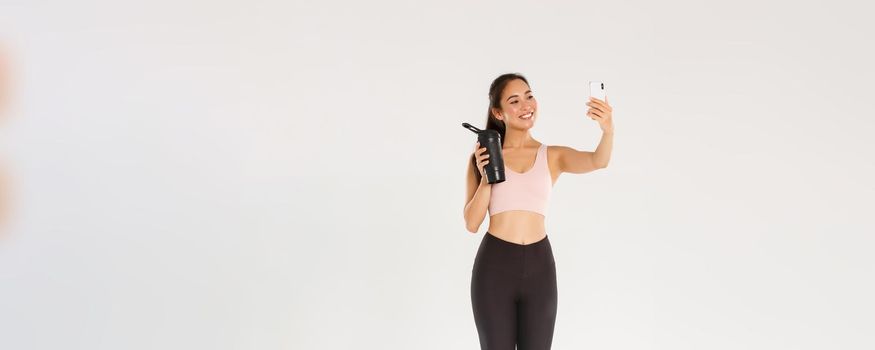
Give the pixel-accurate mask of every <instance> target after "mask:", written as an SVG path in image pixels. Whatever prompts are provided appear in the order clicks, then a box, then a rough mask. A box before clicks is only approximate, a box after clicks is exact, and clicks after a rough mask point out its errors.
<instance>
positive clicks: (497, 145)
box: [462, 123, 504, 184]
mask: <svg viewBox="0 0 875 350" xmlns="http://www.w3.org/2000/svg"><path fill="white" fill-rule="evenodd" d="M462 126H464V127H465V128H467V129H468V130H471V131H473V132H474V133H475V134H477V141H479V142H480V147H486V153H488V154H489V158H488V159H489V163H488V164H486V165H485V166H484V167H483V172H484V173H485V174H486V182H487V183H490V184H497V183H500V182H504V158H503V156H502V155H501V134H499V133H498V131H495V130H489V129H487V130H480V129H478V128H476V127H474V126H473V125H471V124H468V123H462Z"/></svg>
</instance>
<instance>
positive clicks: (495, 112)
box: [492, 108, 504, 121]
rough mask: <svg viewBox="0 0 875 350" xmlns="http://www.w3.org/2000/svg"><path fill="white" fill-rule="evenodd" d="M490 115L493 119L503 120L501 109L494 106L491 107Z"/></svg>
mask: <svg viewBox="0 0 875 350" xmlns="http://www.w3.org/2000/svg"><path fill="white" fill-rule="evenodd" d="M492 115H493V116H495V119H498V120H501V121H504V119H503V118H504V116H502V115H501V110H499V109H496V108H493V109H492Z"/></svg>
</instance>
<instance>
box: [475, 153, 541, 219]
mask: <svg viewBox="0 0 875 350" xmlns="http://www.w3.org/2000/svg"><path fill="white" fill-rule="evenodd" d="M504 170H505V172H504V174H505V181H504V182H501V183H495V184H492V190H491V191H490V193H491V194H490V198H489V215H490V216H492V215H495V214H498V213H501V212H504V211H508V210H527V211H532V212H535V213H538V214H541V215H544V216H546V212H547V204H548V202H549V200H550V191H551V190H552V189H553V180H552V179H551V178H550V167H549V166H548V165H547V145H545V144H543V143H542V144H541V147H539V148H538V152H537V153H536V156H535V165H533V166H532V167H531V168H530V169H529V170H527V171H526V172H524V173H518V172H516V171H513V170H511V169H510V168H508V167H507V166H505V167H504Z"/></svg>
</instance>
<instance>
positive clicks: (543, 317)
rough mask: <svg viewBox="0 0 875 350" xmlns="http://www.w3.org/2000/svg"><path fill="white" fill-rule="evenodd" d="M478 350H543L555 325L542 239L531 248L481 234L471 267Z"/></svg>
mask: <svg viewBox="0 0 875 350" xmlns="http://www.w3.org/2000/svg"><path fill="white" fill-rule="evenodd" d="M471 304H472V306H473V309H474V322H475V324H476V325H477V333H478V335H479V337H480V349H481V350H514V345H515V344H516V345H517V348H516V349H518V350H548V349H550V347H551V345H552V343H553V327H554V325H555V324H556V306H557V291H556V263H555V261H554V260H553V249H552V247H551V246H550V241H549V240H548V239H547V237H546V236H545V237H544V238H542V239H541V240H539V241H537V242H535V243H531V244H525V245H523V244H517V243H513V242H509V241H505V240H502V239H501V238H498V237H496V236H494V235H492V234H491V233H489V232H486V234H485V235H484V236H483V240H482V241H481V243H480V249H479V250H478V251H477V257H476V258H475V259H474V266H473V268H472V269H471Z"/></svg>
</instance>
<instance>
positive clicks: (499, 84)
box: [471, 73, 529, 183]
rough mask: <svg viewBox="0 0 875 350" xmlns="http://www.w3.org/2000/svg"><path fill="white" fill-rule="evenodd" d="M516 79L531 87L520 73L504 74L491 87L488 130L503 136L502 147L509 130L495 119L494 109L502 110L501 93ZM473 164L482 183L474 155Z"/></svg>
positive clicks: (478, 179) (487, 118)
mask: <svg viewBox="0 0 875 350" xmlns="http://www.w3.org/2000/svg"><path fill="white" fill-rule="evenodd" d="M515 79H519V80H522V81H524V82H525V83H526V85H529V81H528V80H526V78H525V77H523V75H522V74H519V73H506V74H502V75H500V76H498V78H495V80H493V81H492V85H489V108H488V109H487V110H486V129H489V130H495V131H498V133H499V134H500V135H501V143H502V146H503V145H504V133H505V131H506V130H507V126H506V125H505V124H504V121H501V120H498V119H496V118H495V115H493V114H492V109H493V108H495V109H501V92H502V91H504V87H505V86H507V84H508V83H510V82H511V81H513V80H515ZM481 147H482V145H481ZM471 163H472V164H474V167H473V168H474V177H475V178H476V179H477V182H478V183H480V180H481V179H480V178H481V176H480V171H479V170H477V158H475V157H474V155H473V154H472V155H471Z"/></svg>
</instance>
